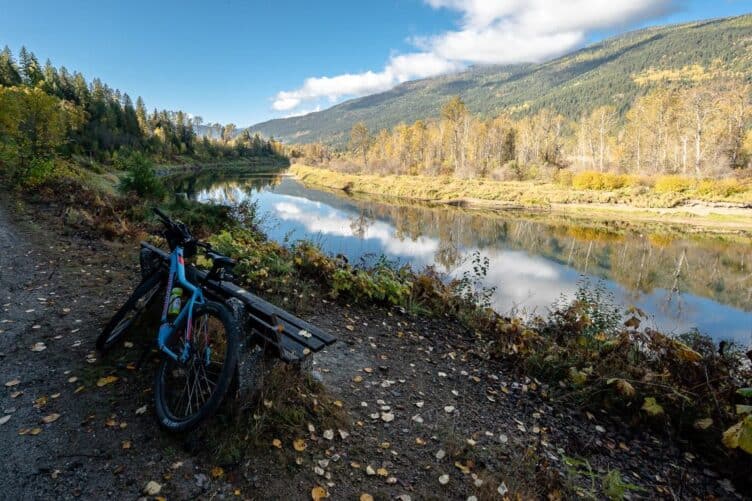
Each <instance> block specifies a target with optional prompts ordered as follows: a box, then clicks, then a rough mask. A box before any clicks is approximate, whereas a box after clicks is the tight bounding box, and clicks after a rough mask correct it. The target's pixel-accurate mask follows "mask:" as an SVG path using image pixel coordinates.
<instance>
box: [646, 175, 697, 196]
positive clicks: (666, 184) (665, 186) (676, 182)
mask: <svg viewBox="0 0 752 501" xmlns="http://www.w3.org/2000/svg"><path fill="white" fill-rule="evenodd" d="M692 186H694V180H692V179H689V178H686V177H682V176H660V177H659V178H658V179H656V180H655V185H654V186H653V187H654V188H655V191H657V192H658V193H681V192H684V191H687V190H689V189H691V188H692Z"/></svg>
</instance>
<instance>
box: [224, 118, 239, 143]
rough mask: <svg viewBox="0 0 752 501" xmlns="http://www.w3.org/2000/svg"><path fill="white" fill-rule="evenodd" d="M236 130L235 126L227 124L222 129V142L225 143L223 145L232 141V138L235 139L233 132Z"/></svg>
mask: <svg viewBox="0 0 752 501" xmlns="http://www.w3.org/2000/svg"><path fill="white" fill-rule="evenodd" d="M236 130H237V126H236V125H235V124H233V123H229V124H227V125H225V126H224V128H223V129H222V141H224V142H225V144H227V143H229V142H230V141H232V138H233V137H235V131H236Z"/></svg>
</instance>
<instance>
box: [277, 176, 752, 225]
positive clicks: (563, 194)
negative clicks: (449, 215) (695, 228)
mask: <svg viewBox="0 0 752 501" xmlns="http://www.w3.org/2000/svg"><path fill="white" fill-rule="evenodd" d="M290 170H291V172H292V173H294V174H295V175H296V176H297V177H298V178H300V179H301V180H302V181H303V182H305V183H308V184H312V185H317V186H323V187H326V188H330V189H334V190H343V191H347V192H352V193H366V194H372V195H380V196H390V197H398V198H405V199H412V200H419V201H427V202H432V203H441V204H453V205H462V206H465V207H469V208H501V209H504V208H512V209H513V208H530V209H550V210H555V211H565V212H572V213H581V212H582V211H583V209H585V210H587V211H588V215H589V214H591V213H592V214H595V215H597V214H605V215H612V214H613V213H618V214H619V215H620V217H632V218H635V219H644V220H650V219H660V220H666V219H669V218H673V219H675V220H677V221H680V222H692V221H698V222H701V220H706V221H708V222H710V223H712V224H713V225H717V224H728V225H729V226H734V227H745V226H746V227H749V226H752V221H751V220H750V217H749V216H750V210H749V208H748V207H749V206H751V205H752V183H749V182H747V183H741V182H735V183H734V184H733V186H732V185H731V184H729V183H723V182H719V183H718V184H717V185H716V186H712V185H711V184H709V183H708V182H704V181H699V182H694V183H690V182H689V181H688V180H685V179H682V178H660V179H657V180H654V181H644V182H643V184H639V183H637V182H636V181H635V182H634V183H633V182H628V180H624V179H621V180H612V181H611V182H610V184H609V183H606V181H603V180H602V179H595V180H594V176H593V175H592V173H591V175H590V176H589V180H587V181H588V183H590V184H585V185H592V186H597V187H598V188H597V189H586V188H577V187H575V186H582V185H583V184H578V183H577V181H578V180H576V179H575V180H569V181H568V183H564V182H562V183H535V182H532V181H506V182H500V181H491V180H478V179H457V178H451V177H426V176H391V175H387V176H376V175H368V174H346V173H341V172H337V171H332V170H327V169H322V168H318V167H309V166H305V165H299V164H296V165H293V166H292V167H291V169H290ZM604 176H606V175H604ZM596 177H597V176H596ZM580 181H582V183H585V181H586V180H580ZM601 181H603V183H602V182H601ZM604 183H606V184H604ZM651 183H652V184H651Z"/></svg>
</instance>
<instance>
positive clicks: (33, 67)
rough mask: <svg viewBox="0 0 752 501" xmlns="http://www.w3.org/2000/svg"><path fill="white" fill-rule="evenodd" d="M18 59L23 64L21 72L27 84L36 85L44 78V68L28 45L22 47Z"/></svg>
mask: <svg viewBox="0 0 752 501" xmlns="http://www.w3.org/2000/svg"><path fill="white" fill-rule="evenodd" d="M18 59H19V62H20V64H21V74H22V76H23V80H24V83H25V84H27V85H30V86H32V87H34V86H36V85H37V84H38V83H39V82H41V81H42V80H43V79H44V75H43V74H42V68H41V66H40V65H39V61H38V60H37V57H36V56H35V55H34V53H33V52H29V51H27V50H26V47H21V51H20V52H19V53H18Z"/></svg>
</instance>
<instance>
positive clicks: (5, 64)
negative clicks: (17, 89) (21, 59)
mask: <svg viewBox="0 0 752 501" xmlns="http://www.w3.org/2000/svg"><path fill="white" fill-rule="evenodd" d="M0 85H6V86H8V87H11V86H14V85H21V74H20V73H19V72H18V66H16V62H15V61H14V60H13V53H12V52H11V51H10V49H9V48H8V46H7V45H6V46H5V48H4V49H3V51H2V52H0Z"/></svg>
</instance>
